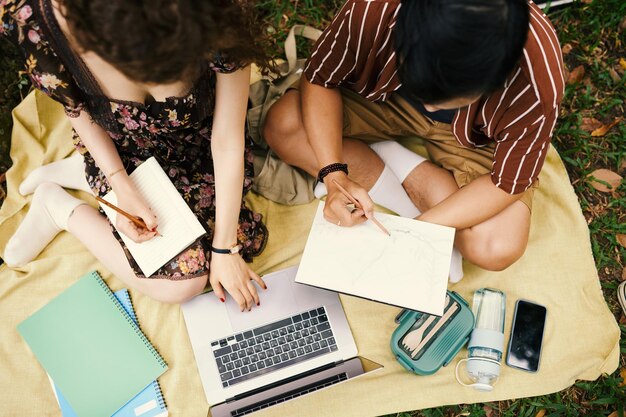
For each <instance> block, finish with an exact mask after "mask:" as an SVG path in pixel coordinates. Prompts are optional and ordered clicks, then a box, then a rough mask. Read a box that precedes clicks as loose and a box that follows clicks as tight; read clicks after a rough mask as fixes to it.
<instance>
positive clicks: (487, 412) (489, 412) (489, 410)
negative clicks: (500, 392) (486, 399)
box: [483, 405, 494, 417]
mask: <svg viewBox="0 0 626 417" xmlns="http://www.w3.org/2000/svg"><path fill="white" fill-rule="evenodd" d="M483 410H484V411H485V415H486V416H487V417H492V416H493V413H494V410H493V408H491V407H490V406H488V405H485V406H483Z"/></svg>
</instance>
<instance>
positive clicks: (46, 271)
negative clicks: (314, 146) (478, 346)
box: [0, 93, 619, 417]
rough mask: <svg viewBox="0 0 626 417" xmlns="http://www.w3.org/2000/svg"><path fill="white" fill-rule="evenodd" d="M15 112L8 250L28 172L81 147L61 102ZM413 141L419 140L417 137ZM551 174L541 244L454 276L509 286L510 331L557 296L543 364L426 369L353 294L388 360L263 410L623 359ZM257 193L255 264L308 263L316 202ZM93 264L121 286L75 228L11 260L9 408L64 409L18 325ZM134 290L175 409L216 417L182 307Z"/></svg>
mask: <svg viewBox="0 0 626 417" xmlns="http://www.w3.org/2000/svg"><path fill="white" fill-rule="evenodd" d="M14 120H15V127H14V131H13V143H12V149H11V155H12V158H13V160H14V162H15V164H14V166H13V168H11V170H9V172H8V173H7V184H8V189H9V192H8V197H7V199H6V201H5V203H4V205H3V206H2V208H1V209H0V253H1V252H2V251H3V250H4V246H5V244H6V241H7V239H8V238H9V237H10V236H11V235H12V234H13V232H14V231H15V229H16V228H17V226H18V224H19V223H20V221H21V220H22V219H23V217H24V215H25V214H26V212H27V210H28V203H29V201H30V198H31V197H30V196H29V197H22V196H20V195H19V194H18V193H17V187H18V185H19V183H20V181H21V180H22V179H23V178H24V177H25V176H26V175H27V174H28V172H30V171H31V170H32V169H34V168H36V167H37V166H40V165H41V164H44V163H48V162H51V161H53V160H57V159H60V158H63V157H65V156H67V155H68V154H70V153H71V151H72V148H71V135H70V128H69V123H68V122H67V120H66V118H65V116H64V114H63V110H62V108H61V107H60V106H59V105H57V104H55V103H54V102H52V101H51V100H50V99H48V98H47V97H45V96H44V95H42V94H41V93H33V94H30V95H29V96H28V97H27V98H26V99H25V100H24V102H22V103H21V104H20V105H19V106H18V107H17V108H16V109H15V111H14ZM403 143H404V144H405V145H407V146H410V147H412V148H413V145H414V143H408V142H403ZM541 181H542V187H541V188H540V189H538V190H537V192H536V194H535V199H534V206H535V208H536V209H535V210H534V211H533V213H532V227H531V232H530V242H529V244H528V249H527V250H526V254H525V255H524V256H523V257H522V259H520V260H519V261H518V262H517V263H516V264H515V265H513V266H511V267H510V268H509V269H507V270H506V271H503V272H486V271H483V270H480V269H478V268H477V267H475V266H473V265H471V264H469V263H467V262H466V263H465V278H464V279H463V280H462V281H461V282H460V283H458V284H455V285H452V286H450V289H452V290H454V291H457V292H458V293H460V294H461V295H462V296H463V297H465V299H467V300H471V295H472V293H473V291H474V290H476V289H477V288H480V287H485V286H489V287H494V288H499V289H501V290H503V291H504V292H505V293H506V295H507V319H506V340H507V341H508V334H509V329H510V325H511V319H512V313H513V306H514V303H515V300H517V299H518V298H526V299H530V300H533V301H536V302H538V303H541V304H543V305H546V306H547V308H548V321H547V325H546V330H545V340H544V341H545V344H544V351H543V353H542V359H541V364H540V370H539V372H538V373H537V374H530V373H526V372H523V371H518V370H514V369H512V368H509V367H506V366H504V365H503V366H502V372H501V379H500V381H499V382H498V384H497V385H496V388H495V389H494V391H493V392H491V393H480V392H477V391H474V390H473V389H471V388H465V387H462V386H460V385H458V384H457V383H456V381H455V380H454V366H455V365H456V362H457V361H458V360H459V359H461V358H463V357H465V356H466V351H465V349H463V350H462V351H461V353H460V354H459V355H458V356H457V357H456V358H455V360H454V361H453V362H452V363H451V364H450V365H449V366H448V367H446V368H443V369H441V370H440V371H439V372H437V373H436V374H434V375H432V376H428V377H419V376H415V375H413V374H411V373H409V372H407V371H405V370H404V369H403V368H402V367H401V366H400V365H399V364H398V363H397V362H396V361H395V359H394V357H393V355H392V353H391V350H390V348H389V340H390V335H391V333H392V332H393V330H394V329H395V327H396V326H395V324H394V322H393V318H394V316H395V315H396V314H397V313H398V311H399V310H398V309H397V308H394V307H390V306H386V305H383V304H378V303H374V302H369V301H365V300H361V299H357V298H353V297H347V296H346V297H342V302H343V304H344V307H345V310H346V313H347V316H348V320H349V322H350V326H351V329H352V332H353V335H354V337H355V339H356V343H357V346H358V349H359V354H360V355H362V356H364V357H366V358H369V359H371V360H374V361H376V362H378V363H381V364H382V365H384V369H381V370H378V371H375V372H373V373H371V374H368V375H366V376H363V377H360V378H357V379H355V380H352V381H348V382H346V383H342V384H340V385H338V386H335V387H332V388H329V389H326V390H323V391H321V392H317V393H314V394H311V395H309V396H305V397H303V398H300V399H298V400H295V401H291V402H288V403H286V404H283V405H281V406H276V407H273V408H271V409H270V410H266V411H265V412H263V413H262V414H259V415H264V416H341V417H349V416H360V417H361V416H374V415H381V414H388V413H393V412H398V411H403V410H415V409H422V408H427V407H433V406H438V405H444V404H455V403H471V402H485V401H496V400H503V399H510V398H520V397H528V396H535V395H540V394H547V393H551V392H555V391H559V390H562V389H564V388H566V387H568V386H570V385H571V384H573V383H574V382H575V381H576V380H577V379H583V380H594V379H596V378H598V376H600V375H601V374H603V373H610V372H613V371H614V370H615V369H616V368H617V366H618V360H619V330H618V327H617V324H616V322H615V319H614V317H613V316H612V314H611V313H610V311H609V309H608V308H607V306H606V303H605V301H604V298H603V295H602V292H601V288H600V283H599V281H598V277H597V272H596V269H595V265H594V261H593V257H592V254H591V248H590V244H589V234H588V229H587V225H586V223H585V219H584V218H583V216H582V213H581V211H580V207H579V205H578V201H577V199H576V196H575V194H574V192H573V190H572V187H571V186H570V184H569V179H568V177H567V173H566V171H565V169H564V167H563V164H562V163H561V161H560V159H559V157H558V155H557V153H556V152H555V151H554V149H550V152H549V153H548V157H547V161H546V164H545V167H544V169H543V171H542V173H541ZM547 190H549V193H548V192H547ZM82 197H86V195H84V194H83V195H82ZM248 202H249V204H250V206H251V207H252V208H253V209H254V210H256V211H259V212H261V213H263V215H264V220H265V222H266V225H267V227H268V229H269V231H270V235H269V242H268V245H267V248H266V249H265V251H264V253H263V254H262V255H261V256H260V257H259V258H257V259H256V260H255V262H254V264H253V267H254V268H255V269H256V270H257V271H258V272H260V273H265V272H268V271H271V270H276V269H279V268H282V267H285V266H288V265H293V264H294V263H296V262H298V260H299V258H300V256H301V254H302V250H303V248H304V244H305V242H306V237H307V234H308V230H309V228H310V224H311V221H312V219H313V216H314V214H315V209H316V206H317V203H316V202H313V203H311V204H307V205H301V206H292V207H288V206H282V205H278V204H275V203H272V202H270V201H268V200H266V199H263V198H261V197H259V196H257V195H250V196H249V197H248ZM94 269H96V270H98V271H100V272H101V273H102V274H103V276H104V278H105V280H106V282H107V283H108V285H109V286H110V287H111V288H112V289H113V290H118V289H120V288H121V287H122V284H121V282H120V281H118V280H117V279H116V278H115V277H113V276H112V275H111V273H110V272H109V271H107V270H106V269H105V268H104V267H103V266H102V265H101V264H99V263H98V262H97V261H96V260H95V258H94V257H93V256H92V255H90V254H89V253H88V252H87V250H86V249H85V248H84V247H83V246H82V245H81V244H80V243H79V242H78V241H77V240H76V239H74V238H73V237H72V236H71V235H69V234H68V233H61V234H60V235H59V236H57V238H56V239H55V240H54V241H53V242H52V243H51V244H50V245H49V246H48V247H47V248H46V249H45V251H44V252H43V253H42V254H41V255H40V256H39V257H38V258H37V259H36V260H35V261H33V262H31V263H29V264H28V265H26V266H25V267H23V268H20V269H15V270H12V269H10V268H8V267H7V266H6V265H2V266H1V267H0V317H1V320H0V375H2V378H0V404H1V411H0V414H2V415H8V416H60V412H59V409H58V407H57V404H56V402H55V399H54V395H53V393H52V390H51V388H50V384H49V382H48V380H47V378H46V374H45V372H44V370H43V369H42V368H41V366H40V365H39V363H38V362H37V360H36V359H35V357H34V356H33V354H32V353H31V351H30V350H29V349H28V346H27V345H26V344H25V342H24V341H23V340H22V339H21V337H20V336H19V334H18V333H17V331H16V329H15V326H16V325H17V324H18V323H19V322H21V321H22V320H24V319H25V318H26V317H28V316H29V315H31V314H32V313H33V312H35V311H36V310H37V309H39V308H40V307H42V306H43V305H45V304H46V303H48V302H49V301H50V300H51V299H52V298H53V297H55V296H56V295H57V294H59V293H60V292H61V291H63V290H64V289H66V288H67V287H68V286H69V285H71V284H72V283H74V282H75V281H76V280H77V279H78V278H79V277H80V276H81V275H83V274H84V273H86V272H88V271H90V270H94ZM271 290H272V289H271V288H270V289H269V290H268V291H271ZM131 296H132V298H133V302H134V305H135V308H136V310H137V317H138V318H139V322H140V324H141V328H142V330H143V331H144V333H145V334H146V335H147V337H148V338H149V339H150V341H151V342H152V343H153V344H154V345H155V346H156V348H157V349H158V350H159V352H160V353H161V354H162V355H163V357H164V358H165V360H166V361H167V363H168V365H169V370H168V371H167V372H166V373H165V374H164V375H163V376H162V377H161V378H159V382H160V383H161V386H162V388H163V394H164V396H165V399H166V401H167V405H168V408H169V411H170V416H172V417H177V416H184V417H196V416H198V417H202V416H206V415H207V413H208V410H209V405H208V404H207V403H206V400H205V398H204V394H203V390H202V386H201V383H200V378H199V376H198V372H197V370H196V367H195V361H194V357H193V353H192V351H191V346H190V343H189V339H188V336H187V334H186V330H185V323H184V320H183V316H182V314H181V311H180V308H179V306H176V305H165V304H160V303H158V302H156V301H152V300H150V299H148V298H147V297H144V296H142V295H141V294H138V293H137V292H136V291H134V290H131ZM262 298H263V295H262V294H261V299H262ZM261 308H262V307H261ZM77 314H78V313H77ZM94 360H97V356H96V357H94ZM99 388H100V387H94V389H99Z"/></svg>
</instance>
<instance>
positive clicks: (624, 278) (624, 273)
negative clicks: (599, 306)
mask: <svg viewBox="0 0 626 417" xmlns="http://www.w3.org/2000/svg"><path fill="white" fill-rule="evenodd" d="M622 281H626V266H625V267H624V269H622Z"/></svg>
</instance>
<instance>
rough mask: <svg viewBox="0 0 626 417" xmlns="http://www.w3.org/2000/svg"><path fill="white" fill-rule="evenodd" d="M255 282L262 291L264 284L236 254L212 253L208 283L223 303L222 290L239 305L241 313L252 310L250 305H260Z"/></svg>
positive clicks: (265, 287) (264, 287)
mask: <svg viewBox="0 0 626 417" xmlns="http://www.w3.org/2000/svg"><path fill="white" fill-rule="evenodd" d="M252 280H254V281H256V282H257V284H259V286H260V287H262V288H263V289H264V290H266V289H267V286H266V285H265V282H263V280H262V279H261V277H260V276H258V275H257V274H256V273H255V272H254V271H253V270H252V269H251V268H250V267H249V266H248V264H246V262H245V261H244V260H243V259H242V258H241V256H240V255H239V254H238V253H236V254H232V255H231V254H221V253H213V254H212V256H211V265H210V269H209V282H210V283H211V287H212V288H213V292H214V293H215V295H216V296H217V297H218V298H219V299H220V300H221V301H222V302H223V301H224V300H225V298H226V294H224V290H226V291H228V293H229V294H230V295H231V296H232V297H233V299H234V300H235V301H236V302H237V304H239V308H240V309H241V311H244V310H246V309H247V310H248V311H250V310H251V309H252V305H253V304H256V305H257V306H259V305H261V302H260V301H259V294H258V293H257V290H256V287H255V286H254V284H253V283H252Z"/></svg>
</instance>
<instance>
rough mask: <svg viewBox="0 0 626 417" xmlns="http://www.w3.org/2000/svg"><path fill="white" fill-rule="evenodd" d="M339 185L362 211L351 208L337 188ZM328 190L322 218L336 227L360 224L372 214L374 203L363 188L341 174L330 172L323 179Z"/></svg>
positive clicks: (346, 198)
mask: <svg viewBox="0 0 626 417" xmlns="http://www.w3.org/2000/svg"><path fill="white" fill-rule="evenodd" d="M335 181H336V182H337V183H339V184H340V185H341V186H342V187H343V188H344V189H345V190H346V191H347V192H348V193H350V195H351V196H352V197H354V199H355V200H356V201H357V202H358V203H359V204H360V205H361V207H362V209H359V208H351V207H350V206H351V202H350V199H349V198H348V197H347V196H346V195H344V193H343V192H341V190H340V189H339V187H337V185H336V184H335ZM324 184H325V185H326V188H327V190H328V196H327V197H326V205H325V206H324V218H325V219H326V220H328V221H329V222H331V223H334V224H336V225H338V226H345V227H350V226H354V225H355V224H360V223H363V222H364V221H366V220H367V219H369V218H371V217H372V216H373V214H374V202H373V201H372V199H371V198H370V196H369V194H367V191H366V190H365V188H363V187H361V186H360V185H359V184H358V183H356V182H354V181H352V180H351V179H350V178H348V176H347V175H346V174H344V173H343V172H332V173H330V174H328V175H327V176H326V177H325V178H324Z"/></svg>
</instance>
